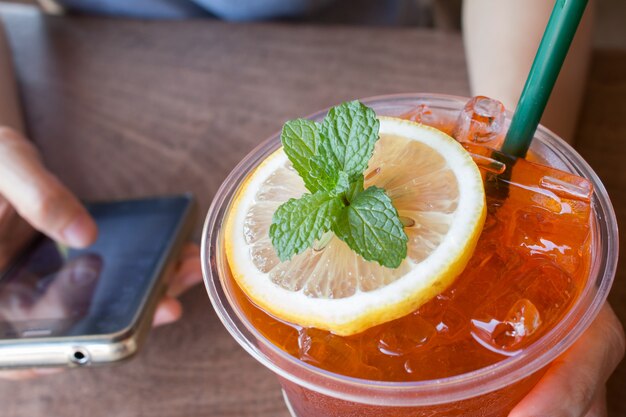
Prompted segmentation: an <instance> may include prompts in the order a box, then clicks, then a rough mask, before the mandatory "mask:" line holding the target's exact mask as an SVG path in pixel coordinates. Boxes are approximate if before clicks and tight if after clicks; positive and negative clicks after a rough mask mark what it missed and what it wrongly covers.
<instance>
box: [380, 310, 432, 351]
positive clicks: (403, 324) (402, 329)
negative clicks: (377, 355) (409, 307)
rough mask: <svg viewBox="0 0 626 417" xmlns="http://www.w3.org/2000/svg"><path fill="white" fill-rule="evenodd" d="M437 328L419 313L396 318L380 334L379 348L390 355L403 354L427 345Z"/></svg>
mask: <svg viewBox="0 0 626 417" xmlns="http://www.w3.org/2000/svg"><path fill="white" fill-rule="evenodd" d="M435 332H436V330H435V328H434V327H433V325H432V324H430V323H429V322H428V321H426V320H424V319H423V318H422V317H420V316H419V315H418V314H409V315H408V316H406V317H403V318H402V319H399V320H396V321H395V322H394V323H393V326H389V327H388V328H387V329H385V330H384V331H383V332H382V333H380V334H379V336H378V350H379V351H380V352H381V353H383V354H385V355H388V356H401V355H405V354H407V353H410V352H413V351H415V350H416V349H419V348H420V347H422V346H425V345H426V344H427V343H428V342H429V341H430V339H431V338H432V337H433V336H434V335H435Z"/></svg>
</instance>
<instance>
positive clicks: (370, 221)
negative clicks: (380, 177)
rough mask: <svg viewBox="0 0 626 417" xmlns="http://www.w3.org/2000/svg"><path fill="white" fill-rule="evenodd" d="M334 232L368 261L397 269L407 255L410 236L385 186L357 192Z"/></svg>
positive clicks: (338, 220) (335, 226)
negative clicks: (405, 230)
mask: <svg viewBox="0 0 626 417" xmlns="http://www.w3.org/2000/svg"><path fill="white" fill-rule="evenodd" d="M333 232H334V233H335V234H336V235H337V236H338V237H339V238H340V239H341V240H343V241H344V242H346V243H347V244H348V246H350V248H352V250H354V251H355V252H356V253H358V254H359V255H361V256H362V257H363V258H365V259H366V260H368V261H376V262H378V263H379V264H381V265H383V266H386V267H388V268H397V267H398V266H400V264H401V263H402V261H403V260H404V258H406V253H407V242H408V237H407V235H406V233H405V232H404V229H403V227H402V223H401V222H400V219H399V218H398V212H397V210H396V209H395V207H394V206H393V204H392V203H391V199H390V198H389V197H388V196H387V194H385V191H384V190H383V189H382V188H378V187H369V188H368V189H367V190H365V191H363V192H361V193H359V194H357V195H356V196H355V197H354V199H353V200H352V201H351V202H350V206H348V207H346V208H344V209H343V210H342V211H341V215H340V216H339V218H338V219H337V222H336V223H335V224H334V225H333Z"/></svg>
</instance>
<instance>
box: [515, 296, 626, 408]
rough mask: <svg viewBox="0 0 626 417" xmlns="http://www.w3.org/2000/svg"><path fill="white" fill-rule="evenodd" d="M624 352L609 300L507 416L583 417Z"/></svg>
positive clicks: (620, 327)
mask: <svg viewBox="0 0 626 417" xmlns="http://www.w3.org/2000/svg"><path fill="white" fill-rule="evenodd" d="M623 356H624V330H623V328H622V326H621V324H620V322H619V320H618V319H617V317H616V316H615V313H613V310H612V309H611V307H610V306H609V305H608V304H605V305H604V306H603V307H602V310H601V311H600V314H598V317H597V318H596V319H595V320H594V322H593V323H592V324H591V326H590V327H589V329H587V330H586V331H585V333H583V335H582V336H581V338H580V339H579V340H577V341H576V342H575V343H574V345H572V347H571V348H570V349H569V350H567V351H566V352H565V353H564V354H563V355H561V356H560V357H559V358H557V359H556V360H555V361H554V362H553V363H552V364H551V365H550V367H549V368H548V370H547V372H546V374H545V375H544V376H543V377H542V378H541V380H540V381H539V383H538V384H537V385H536V386H535V387H534V388H533V390H532V391H531V392H530V393H529V394H528V395H527V396H526V397H525V398H524V399H523V400H522V401H521V402H520V403H519V404H518V405H517V406H516V407H515V409H514V410H513V411H512V412H511V413H510V414H509V417H536V416H551V417H561V416H563V417H574V416H579V417H582V416H584V415H585V413H586V412H587V411H588V410H589V409H590V408H591V407H592V405H593V404H595V403H594V400H595V395H596V390H597V388H598V387H601V386H603V385H604V384H605V383H606V380H607V379H608V377H609V375H610V374H611V373H612V372H613V371H614V370H615V367H616V366H617V364H618V363H619V362H620V361H621V359H622V357H623Z"/></svg>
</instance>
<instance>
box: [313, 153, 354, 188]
mask: <svg viewBox="0 0 626 417" xmlns="http://www.w3.org/2000/svg"><path fill="white" fill-rule="evenodd" d="M307 177H308V178H307V181H309V182H310V184H311V187H309V186H308V185H307V188H308V189H309V190H310V189H311V188H315V189H316V190H317V191H325V192H327V193H329V194H331V195H333V196H337V195H339V194H341V193H343V192H344V191H346V190H347V189H348V186H349V185H350V183H349V178H348V174H346V173H345V172H343V171H340V170H339V168H337V164H336V163H335V162H334V161H333V160H328V159H326V158H324V157H322V156H321V155H315V156H314V157H312V158H311V159H310V160H309V173H308V176H307Z"/></svg>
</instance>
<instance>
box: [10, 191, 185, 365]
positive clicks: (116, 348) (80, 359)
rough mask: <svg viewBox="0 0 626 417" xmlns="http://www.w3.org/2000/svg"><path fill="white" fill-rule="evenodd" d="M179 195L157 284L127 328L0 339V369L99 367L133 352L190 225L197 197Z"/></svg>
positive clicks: (146, 328)
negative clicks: (183, 200) (182, 201)
mask: <svg viewBox="0 0 626 417" xmlns="http://www.w3.org/2000/svg"><path fill="white" fill-rule="evenodd" d="M182 196H185V197H187V198H188V200H189V204H188V205H187V208H186V209H185V212H184V213H183V215H182V216H181V221H180V223H179V224H178V226H177V227H176V230H175V232H174V235H175V236H176V238H175V239H173V240H172V241H171V243H170V246H169V247H168V248H167V249H166V252H167V253H168V256H166V257H163V258H162V259H161V261H160V262H159V265H158V266H157V267H156V268H155V273H154V275H156V276H157V277H158V278H157V279H156V282H157V284H156V285H154V286H153V287H152V290H151V291H150V292H149V294H146V298H145V299H144V300H143V302H142V303H141V306H140V308H139V309H138V311H139V312H138V314H137V316H135V317H134V319H133V321H132V323H131V325H130V326H129V327H127V328H126V329H124V330H122V331H120V332H116V333H111V334H104V335H97V336H93V335H92V336H67V337H55V338H26V339H10V340H0V369H28V368H34V367H36V368H44V367H45V368H50V367H81V366H98V365H105V364H111V363H117V362H121V361H124V360H127V359H130V358H131V357H132V356H133V355H134V354H136V353H137V352H138V350H139V349H140V347H141V346H142V345H143V342H144V341H145V339H146V337H147V336H148V333H149V331H150V328H151V327H152V317H153V316H154V312H155V310H156V306H157V304H158V302H159V300H160V298H161V296H162V295H163V294H164V293H165V290H166V285H165V282H164V279H163V278H164V276H165V275H166V274H167V273H168V272H169V269H171V268H173V261H175V260H176V257H177V256H178V255H179V253H180V251H181V249H182V247H183V245H184V244H185V241H186V239H187V238H188V237H189V235H190V234H191V231H192V228H193V224H194V220H195V213H196V200H195V199H194V198H193V196H192V195H191V194H190V193H187V194H183V195H182ZM154 275H153V276H154ZM144 306H145V307H144Z"/></svg>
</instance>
